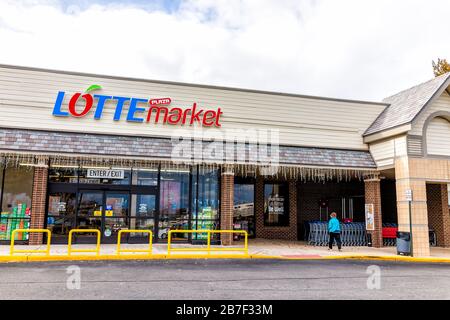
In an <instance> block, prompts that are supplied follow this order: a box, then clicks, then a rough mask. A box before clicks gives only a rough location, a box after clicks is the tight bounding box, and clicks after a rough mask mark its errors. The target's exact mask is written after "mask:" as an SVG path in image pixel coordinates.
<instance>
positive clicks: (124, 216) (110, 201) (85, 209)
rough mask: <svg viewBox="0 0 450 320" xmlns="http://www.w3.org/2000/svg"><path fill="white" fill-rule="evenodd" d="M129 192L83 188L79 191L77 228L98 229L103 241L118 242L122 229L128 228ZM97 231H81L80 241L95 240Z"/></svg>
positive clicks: (90, 241) (78, 239)
mask: <svg viewBox="0 0 450 320" xmlns="http://www.w3.org/2000/svg"><path fill="white" fill-rule="evenodd" d="M129 198H130V194H129V193H128V192H122V191H101V190H81V191H80V192H79V193H78V213H77V219H76V220H77V223H76V228H77V229H97V230H99V231H100V233H101V242H102V243H116V242H117V234H118V232H119V230H121V229H128V211H129ZM95 237H96V234H95V233H93V232H92V233H80V234H77V236H76V239H77V242H78V243H87V242H89V243H93V242H95Z"/></svg>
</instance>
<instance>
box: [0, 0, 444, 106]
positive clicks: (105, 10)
mask: <svg viewBox="0 0 450 320" xmlns="http://www.w3.org/2000/svg"><path fill="white" fill-rule="evenodd" d="M449 16H450V3H449V2H448V0H428V1H426V0H395V1H392V0H373V1H372V0H366V1H361V0H339V1H336V0H323V1H320V0H316V1H315V0H303V1H301V0H286V1H279V0H278V1H277V0H253V1H252V0H249V1H237V0H236V1H233V0H231V1H230V0H219V1H218V0H198V1H194V0H192V1H184V2H182V4H181V5H180V6H179V8H178V10H176V11H174V12H172V13H169V12H165V11H164V10H157V9H153V10H150V9H149V8H143V7H142V6H140V5H133V4H132V3H129V4H121V5H118V4H117V3H116V4H108V5H105V4H94V5H84V6H83V7H77V6H73V5H67V1H65V2H64V3H61V2H60V1H57V0H48V1H44V0H42V1H39V0H23V1H9V0H0V63H5V64H16V65H26V66H35V67H45V68H53V69H62V70H73V71H80V72H91V73H102V74H112V75H121V76H133V77H142V78H149V79H161V80H172V81H184V82H195V83H204V84H215V85H224V86H234V87H245V88H254V89H261V90H271V91H283V92H293V93H300V94H312V95H322V96H333V97H343V98H353V99H364V100H380V99H381V98H383V97H384V96H387V95H390V94H392V93H395V92H397V91H400V90H402V89H406V88H407V87H410V86H412V85H415V84H417V83H420V82H422V81H425V80H428V79H429V78H431V77H432V76H433V75H432V70H431V60H432V59H436V58H437V57H444V58H445V57H446V58H449V59H450V42H449V41H448V30H450V19H449V18H448V17H449Z"/></svg>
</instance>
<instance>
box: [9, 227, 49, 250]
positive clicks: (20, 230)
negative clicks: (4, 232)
mask: <svg viewBox="0 0 450 320" xmlns="http://www.w3.org/2000/svg"><path fill="white" fill-rule="evenodd" d="M25 232H27V233H46V234H47V247H46V248H45V249H34V250H33V249H25V250H23V249H19V250H16V249H15V248H14V239H15V236H16V233H25ZM51 239H52V233H51V231H50V230H48V229H16V230H13V232H12V234H11V244H10V247H9V253H10V254H11V255H13V254H14V253H45V255H46V256H48V255H50V242H51Z"/></svg>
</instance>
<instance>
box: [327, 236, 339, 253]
mask: <svg viewBox="0 0 450 320" xmlns="http://www.w3.org/2000/svg"><path fill="white" fill-rule="evenodd" d="M334 239H336V243H337V246H338V249H339V250H341V247H342V242H341V234H340V233H339V232H330V242H328V248H330V249H333V242H334Z"/></svg>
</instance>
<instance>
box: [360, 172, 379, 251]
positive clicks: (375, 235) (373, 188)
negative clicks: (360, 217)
mask: <svg viewBox="0 0 450 320" xmlns="http://www.w3.org/2000/svg"><path fill="white" fill-rule="evenodd" d="M364 189H365V203H366V204H373V208H374V218H375V221H374V223H375V230H374V231H368V233H370V234H371V235H372V246H373V247H375V248H381V247H383V235H382V223H383V220H382V215H381V190H380V179H378V178H375V179H367V180H364Z"/></svg>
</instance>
